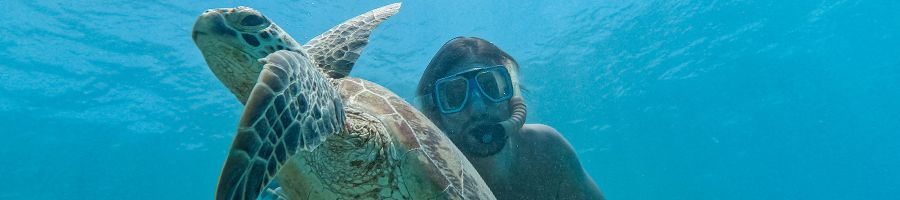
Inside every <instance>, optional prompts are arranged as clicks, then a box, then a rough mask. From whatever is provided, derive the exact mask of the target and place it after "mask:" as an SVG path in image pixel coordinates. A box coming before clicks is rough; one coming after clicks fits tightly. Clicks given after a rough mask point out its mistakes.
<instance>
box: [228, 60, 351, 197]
mask: <svg viewBox="0 0 900 200" xmlns="http://www.w3.org/2000/svg"><path fill="white" fill-rule="evenodd" d="M265 62H266V64H265V65H264V67H263V70H262V71H261V72H260V75H259V80H258V81H257V83H256V85H255V86H254V88H253V90H252V92H251V93H250V97H249V98H248V100H247V104H246V107H245V108H244V114H243V115H242V116H241V121H240V123H239V125H238V131H237V135H236V136H235V139H234V143H232V145H231V151H230V152H229V153H228V157H227V158H226V160H225V166H224V168H223V169H222V175H221V177H220V179H219V185H218V188H217V189H216V199H220V200H221V199H256V198H257V196H259V194H260V192H261V191H262V190H263V189H264V188H265V186H266V184H268V183H269V181H270V180H272V178H273V177H274V176H275V174H277V172H278V171H279V170H280V169H281V167H282V165H283V164H284V163H285V161H287V160H288V159H289V158H290V157H291V156H293V155H294V154H295V153H297V151H299V150H301V149H303V150H307V151H312V150H313V149H315V148H316V147H317V146H319V145H320V144H322V142H324V141H325V138H327V137H328V136H330V135H333V134H335V133H337V132H339V131H341V130H342V129H343V126H344V112H343V109H341V108H342V107H343V106H342V104H341V99H340V96H339V95H338V93H337V91H336V90H335V89H334V88H333V87H332V85H331V82H330V81H329V80H328V79H326V78H325V77H324V76H323V75H322V73H321V72H319V71H318V70H317V69H316V68H315V67H314V66H313V65H312V64H311V63H310V61H309V59H308V58H307V57H306V55H305V54H303V53H302V52H299V53H298V52H293V51H286V50H281V51H278V52H275V53H272V54H270V55H269V56H267V57H266V58H265Z"/></svg>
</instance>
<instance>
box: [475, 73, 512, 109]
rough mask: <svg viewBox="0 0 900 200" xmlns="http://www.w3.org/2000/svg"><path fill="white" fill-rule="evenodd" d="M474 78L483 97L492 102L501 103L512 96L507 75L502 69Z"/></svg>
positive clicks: (480, 74)
mask: <svg viewBox="0 0 900 200" xmlns="http://www.w3.org/2000/svg"><path fill="white" fill-rule="evenodd" d="M475 78H476V79H477V81H478V86H479V87H481V91H482V92H483V93H484V95H485V96H487V97H488V98H490V99H491V100H493V101H503V100H506V99H508V98H509V97H511V96H512V86H511V85H510V84H509V82H510V81H509V75H508V74H507V73H505V71H504V70H503V68H498V69H496V70H489V71H484V72H481V73H479V74H478V76H476V77H475Z"/></svg>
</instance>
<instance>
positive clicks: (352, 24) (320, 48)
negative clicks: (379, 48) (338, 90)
mask: <svg viewBox="0 0 900 200" xmlns="http://www.w3.org/2000/svg"><path fill="white" fill-rule="evenodd" d="M397 12H400V3H393V4H390V5H386V6H382V7H380V8H376V9H374V10H371V11H369V12H366V13H363V14H361V15H359V16H356V17H354V18H351V19H348V20H347V21H345V22H344V23H341V24H338V25H337V26H334V27H332V28H331V29H329V30H328V31H325V32H324V33H322V34H320V35H319V36H316V37H315V38H313V39H312V40H309V42H307V43H306V45H303V49H304V50H306V52H307V53H309V55H310V58H312V59H313V60H315V63H316V64H317V65H318V67H319V68H321V69H322V70H323V71H324V72H325V74H326V75H327V76H328V77H330V78H334V79H338V78H343V77H346V76H348V75H349V74H350V70H351V69H353V64H355V63H356V59H357V58H359V55H360V54H361V53H362V50H363V49H364V48H365V47H366V45H367V44H369V34H371V33H372V31H373V30H375V27H378V25H380V24H381V23H382V22H384V21H385V20H387V19H388V18H389V17H391V16H394V14H397Z"/></svg>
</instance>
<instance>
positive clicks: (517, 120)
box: [498, 95, 528, 136]
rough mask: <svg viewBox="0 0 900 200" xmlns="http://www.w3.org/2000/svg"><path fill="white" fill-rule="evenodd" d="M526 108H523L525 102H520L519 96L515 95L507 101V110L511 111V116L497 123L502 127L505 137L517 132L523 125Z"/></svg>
mask: <svg viewBox="0 0 900 200" xmlns="http://www.w3.org/2000/svg"><path fill="white" fill-rule="evenodd" d="M527 108H528V106H525V100H522V97H521V96H518V95H516V96H513V97H512V98H510V99H509V110H510V111H512V115H511V116H509V119H507V120H505V121H501V122H500V123H498V124H499V125H500V126H501V127H503V131H504V132H505V133H506V135H507V136H509V135H512V134H515V133H516V132H519V129H521V128H522V126H524V125H525V115H526V113H527Z"/></svg>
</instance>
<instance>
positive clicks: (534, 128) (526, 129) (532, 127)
mask: <svg viewBox="0 0 900 200" xmlns="http://www.w3.org/2000/svg"><path fill="white" fill-rule="evenodd" d="M519 134H521V138H522V140H524V141H528V142H540V143H543V144H551V145H556V144H565V145H567V146H568V144H569V142H568V141H566V138H564V137H563V136H562V134H560V133H559V131H556V129H554V128H553V127H550V126H547V125H544V124H525V126H522V129H521V130H520V131H519Z"/></svg>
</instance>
